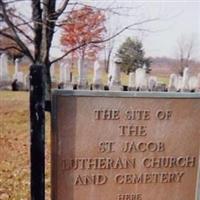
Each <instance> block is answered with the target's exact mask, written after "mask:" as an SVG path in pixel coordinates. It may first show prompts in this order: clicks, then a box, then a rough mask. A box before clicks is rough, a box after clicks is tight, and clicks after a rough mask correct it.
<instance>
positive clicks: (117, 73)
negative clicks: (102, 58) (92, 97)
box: [109, 60, 122, 91]
mask: <svg viewBox="0 0 200 200" xmlns="http://www.w3.org/2000/svg"><path fill="white" fill-rule="evenodd" d="M111 73H112V74H111V75H110V78H111V80H109V82H110V83H109V90H113V91H120V90H122V85H121V68H120V63H119V61H118V60H116V61H115V62H114V63H113V65H112V69H111Z"/></svg>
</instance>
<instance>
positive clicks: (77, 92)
mask: <svg viewBox="0 0 200 200" xmlns="http://www.w3.org/2000/svg"><path fill="white" fill-rule="evenodd" d="M54 95H61V96H85V97H87V96H88V97H90V96H91V97H92V96H95V97H144V98H145V97H147V98H200V92H195V93H192V92H143V91H139V92H136V91H103V90H99V91H98V90H94V91H90V90H57V89H56V90H53V96H54Z"/></svg>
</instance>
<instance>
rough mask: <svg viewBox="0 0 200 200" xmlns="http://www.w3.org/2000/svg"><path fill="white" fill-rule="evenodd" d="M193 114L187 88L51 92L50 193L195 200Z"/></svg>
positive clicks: (70, 198) (64, 199) (96, 199)
mask: <svg viewBox="0 0 200 200" xmlns="http://www.w3.org/2000/svg"><path fill="white" fill-rule="evenodd" d="M133 94H134V95H133ZM137 94H138V95H137ZM199 119H200V100H199V97H198V95H196V94H191V93H190V94H180V95H177V94H173V93H167V94H166V95H165V96H162V95H160V94H159V93H157V94H156V93H132V94H131V93H130V92H127V93H122V92H102V91H101V92H89V91H55V92H54V94H53V127H52V128H53V131H52V199H53V200H80V199H81V200H197V198H199V196H198V173H199V172H198V170H199V147H200V133H199V131H200V123H199Z"/></svg>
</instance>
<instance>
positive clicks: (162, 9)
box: [52, 0, 200, 60]
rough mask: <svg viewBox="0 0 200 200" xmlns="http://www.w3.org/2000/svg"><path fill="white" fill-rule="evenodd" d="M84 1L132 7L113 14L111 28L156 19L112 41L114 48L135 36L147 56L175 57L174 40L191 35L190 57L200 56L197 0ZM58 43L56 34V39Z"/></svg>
mask: <svg viewBox="0 0 200 200" xmlns="http://www.w3.org/2000/svg"><path fill="white" fill-rule="evenodd" d="M82 2H83V3H87V4H90V5H94V6H98V7H107V6H109V5H112V6H115V5H116V6H119V7H120V6H121V7H123V6H127V7H133V8H134V9H132V10H126V9H125V10H123V9H122V10H119V11H121V12H122V13H127V14H128V15H130V17H127V16H117V15H113V16H112V19H111V20H110V21H109V27H110V28H111V29H113V30H115V29H116V27H117V28H118V29H120V28H122V27H124V26H126V25H129V24H131V23H133V22H138V21H142V20H144V19H151V18H159V19H158V20H156V21H153V22H151V23H147V24H143V25H142V26H140V27H142V28H145V29H148V30H149V31H147V32H138V31H126V32H124V33H123V34H122V35H121V36H119V37H118V38H117V39H116V40H115V50H116V49H117V48H118V47H119V45H120V44H121V43H122V42H123V41H124V40H125V38H126V37H128V36H131V37H138V38H139V39H141V40H142V41H143V45H144V48H145V51H146V55H147V56H154V57H155V56H166V57H176V55H177V50H176V49H177V40H178V39H180V38H181V37H184V38H185V39H187V40H190V39H191V38H194V39H195V41H196V45H195V53H194V55H193V57H194V58H195V59H198V60H200V59H199V57H200V53H199V44H198V43H199V41H198V39H199V38H198V36H199V34H200V0H196V1H191V0H187V1H181V0H179V1H174V0H168V1H165V0H154V1H151V0H146V1H141V0H140V1H134V0H115V1H113V0H96V1H94V0H87V1H86V0H82ZM55 43H56V44H58V43H59V40H58V37H56V38H55ZM52 52H53V54H54V55H59V54H60V51H59V49H58V48H56V49H54V50H53V51H52Z"/></svg>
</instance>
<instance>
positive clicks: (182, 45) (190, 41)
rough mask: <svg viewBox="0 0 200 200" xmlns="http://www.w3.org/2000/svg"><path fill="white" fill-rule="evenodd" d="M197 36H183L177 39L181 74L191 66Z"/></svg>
mask: <svg viewBox="0 0 200 200" xmlns="http://www.w3.org/2000/svg"><path fill="white" fill-rule="evenodd" d="M195 42H196V41H195V38H194V37H191V38H186V37H184V36H181V37H180V38H179V39H178V40H177V60H178V64H177V65H178V71H179V74H180V75H183V71H184V68H185V67H189V63H190V61H191V59H192V56H193V53H194V49H195V46H196V43H195Z"/></svg>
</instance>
